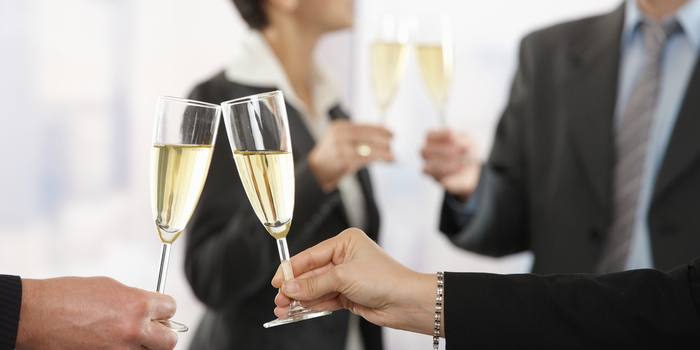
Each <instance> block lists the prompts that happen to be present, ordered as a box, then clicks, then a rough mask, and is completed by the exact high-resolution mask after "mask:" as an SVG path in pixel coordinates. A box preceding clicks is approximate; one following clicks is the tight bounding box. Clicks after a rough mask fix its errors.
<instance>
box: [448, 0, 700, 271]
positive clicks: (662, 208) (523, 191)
mask: <svg viewBox="0 0 700 350" xmlns="http://www.w3.org/2000/svg"><path fill="white" fill-rule="evenodd" d="M623 20H624V6H621V7H619V8H618V9H617V10H616V11H614V12H612V13H610V14H607V15H603V16H597V17H591V18H586V19H582V20H578V21H574V22H569V23H564V24H560V25H557V26H554V27H551V28H548V29H544V30H541V31H537V32H535V33H532V34H530V35H528V36H527V37H526V38H524V39H523V41H522V44H521V48H520V66H519V69H518V72H517V74H516V76H515V79H514V82H513V87H512V91H511V96H510V100H509V103H508V105H507V108H506V110H505V111H504V113H503V116H502V118H501V120H500V123H499V125H498V128H497V130H496V136H495V140H494V146H493V149H492V152H491V155H490V158H489V160H488V163H487V165H486V168H485V170H484V175H483V176H482V179H481V181H482V182H481V183H480V187H481V190H482V192H481V194H480V200H479V202H478V209H477V212H476V214H475V215H474V217H473V218H472V220H471V223H470V224H469V225H467V226H466V227H465V228H464V229H462V230H460V228H459V227H456V226H455V225H454V224H453V223H452V221H451V219H452V218H451V215H452V213H451V212H450V210H449V209H448V208H447V206H446V205H443V217H442V223H441V230H442V231H443V232H445V233H447V234H448V235H449V236H450V238H451V240H452V241H453V242H454V243H455V244H457V245H459V246H461V247H464V248H466V249H469V250H473V251H475V252H478V253H482V254H487V255H492V256H502V255H506V254H511V253H516V252H520V251H524V250H532V251H533V252H534V255H535V263H534V266H533V272H535V273H552V272H592V271H593V269H594V266H595V265H596V263H597V262H598V261H599V258H600V254H601V250H602V246H603V243H604V242H605V240H606V236H607V234H608V228H609V226H610V223H611V212H612V200H611V197H612V192H611V187H612V168H613V161H614V157H613V152H614V151H613V150H614V147H613V141H612V140H613V133H612V130H613V115H614V109H615V99H616V96H617V78H618V70H619V59H620V57H619V56H620V38H621V33H622V26H623ZM698 96H700V70H699V69H697V66H696V68H695V71H694V73H693V76H692V77H691V79H690V83H689V86H688V89H687V91H686V95H685V98H684V100H683V104H682V108H681V109H680V112H679V115H678V119H677V121H676V125H675V129H674V130H673V134H672V136H671V139H670V142H669V145H668V149H667V151H666V155H665V157H664V160H663V164H662V166H661V169H660V171H659V174H658V178H657V180H656V184H655V188H654V190H653V197H652V200H651V206H650V210H649V215H648V224H649V231H650V236H651V237H650V239H651V246H652V250H653V259H654V265H655V267H656V268H659V269H662V270H668V269H671V268H673V267H675V266H679V265H681V264H684V263H686V262H688V261H691V260H692V259H693V258H695V257H697V256H700V215H698V213H700V136H698V135H700V98H698Z"/></svg>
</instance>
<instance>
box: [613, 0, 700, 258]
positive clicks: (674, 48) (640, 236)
mask: <svg viewBox="0 0 700 350" xmlns="http://www.w3.org/2000/svg"><path fill="white" fill-rule="evenodd" d="M625 6H626V8H625V23H624V27H623V30H622V41H621V47H620V50H621V52H620V53H621V56H620V58H621V59H620V73H619V74H620V76H619V80H618V81H619V84H618V93H617V94H618V95H617V105H616V109H615V128H617V127H619V125H620V119H621V116H622V112H623V110H624V108H625V106H626V105H627V101H628V99H629V97H630V94H631V93H632V89H633V87H634V83H635V80H636V79H637V76H638V75H639V72H640V70H641V69H642V66H643V65H644V40H643V38H642V32H641V30H640V27H639V26H638V24H639V23H640V22H641V21H643V20H644V14H643V13H642V12H641V10H640V9H639V7H638V6H637V1H636V0H627V2H626V4H625ZM670 21H678V23H679V24H680V26H681V28H682V31H680V32H677V33H675V34H674V35H672V36H671V37H670V38H669V39H668V41H667V44H666V47H665V49H664V52H663V56H662V59H661V82H660V84H661V86H660V90H659V95H658V101H657V104H656V108H657V109H656V112H655V116H654V122H653V125H652V128H651V131H650V135H649V143H648V145H649V146H648V147H649V149H648V151H647V158H646V160H645V162H646V164H645V167H644V173H643V174H642V185H641V188H640V197H639V203H638V207H637V215H636V220H635V224H634V229H633V232H632V240H631V242H630V254H629V256H628V258H627V264H626V267H627V269H639V268H648V267H654V261H653V258H652V251H651V249H652V248H651V244H650V238H649V224H648V213H649V206H650V204H651V196H652V194H653V192H654V184H655V183H656V177H657V175H658V173H659V169H660V168H661V164H662V162H663V159H664V155H665V154H666V148H667V147H668V143H669V140H670V138H671V133H672V132H673V127H674V125H675V123H676V118H677V116H678V112H679V111H680V108H681V105H682V103H683V98H684V97H685V91H686V87H687V85H688V82H689V80H690V76H691V75H692V73H693V69H694V68H695V61H696V59H697V56H698V48H699V47H700V0H691V1H689V2H687V3H686V4H685V5H683V7H681V8H680V9H679V11H678V12H677V13H676V15H675V16H673V17H672V18H669V19H666V20H664V23H668V22H670ZM699 137H700V136H699Z"/></svg>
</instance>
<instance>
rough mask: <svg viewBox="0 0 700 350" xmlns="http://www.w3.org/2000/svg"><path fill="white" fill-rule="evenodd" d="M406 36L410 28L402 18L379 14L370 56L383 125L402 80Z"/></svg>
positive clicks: (375, 92)
mask: <svg viewBox="0 0 700 350" xmlns="http://www.w3.org/2000/svg"><path fill="white" fill-rule="evenodd" d="M409 36H410V27H409V24H408V21H407V20H406V18H402V17H399V16H396V15H383V16H381V17H380V18H379V20H378V21H377V25H376V27H375V32H374V33H373V38H372V43H371V47H370V55H371V60H372V62H371V65H372V85H373V88H374V89H373V91H374V96H375V98H376V101H377V104H378V106H379V110H380V123H384V121H385V118H386V112H387V110H388V109H389V106H390V105H391V101H392V100H393V98H394V95H395V94H396V90H397V89H398V87H399V85H400V84H401V81H402V80H403V76H404V72H405V71H406V64H407V56H408V40H409Z"/></svg>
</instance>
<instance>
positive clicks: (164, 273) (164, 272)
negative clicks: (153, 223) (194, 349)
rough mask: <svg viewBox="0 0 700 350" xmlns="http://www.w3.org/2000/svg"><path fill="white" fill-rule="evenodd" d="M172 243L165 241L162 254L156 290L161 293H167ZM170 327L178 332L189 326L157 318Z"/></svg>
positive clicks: (184, 330) (185, 329)
mask: <svg viewBox="0 0 700 350" xmlns="http://www.w3.org/2000/svg"><path fill="white" fill-rule="evenodd" d="M171 247H172V245H171V244H170V243H163V251H162V253H161V254H160V270H159V271H158V284H157V285H156V292H158V293H160V294H165V278H166V277H168V264H169V263H170V248H171ZM156 321H158V322H160V323H162V324H164V325H166V326H167V327H169V328H170V329H172V330H174V331H176V332H187V330H188V329H189V327H187V326H186V325H184V324H182V323H179V322H175V321H171V320H156Z"/></svg>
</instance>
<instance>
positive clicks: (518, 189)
mask: <svg viewBox="0 0 700 350" xmlns="http://www.w3.org/2000/svg"><path fill="white" fill-rule="evenodd" d="M529 52H530V49H529V45H528V41H527V38H526V39H524V40H523V43H522V44H521V50H520V66H519V68H518V71H517V73H516V75H515V78H514V80H513V86H512V89H511V94H510V100H509V102H508V106H507V107H506V109H505V111H504V113H503V115H502V116H501V120H500V122H499V124H498V128H497V129H496V135H495V139H494V144H493V148H492V150H491V155H490V157H489V160H488V162H487V164H486V165H485V168H484V170H483V171H482V174H481V178H480V181H479V191H480V195H479V199H478V202H477V207H476V212H475V213H474V215H472V216H471V218H469V219H468V220H464V223H463V225H464V226H462V227H460V225H458V224H456V222H455V218H457V217H460V215H459V214H457V213H453V212H452V210H451V209H450V208H449V207H447V205H446V203H443V208H442V214H441V219H440V221H441V222H440V228H441V230H442V231H443V232H444V233H445V234H446V235H447V236H448V237H449V239H450V240H451V241H452V242H453V243H454V244H456V245H457V246H459V247H462V248H464V249H467V250H471V251H474V252H476V253H480V254H486V255H491V256H503V255H507V254H512V253H517V252H520V251H524V250H527V249H528V248H529V247H528V235H529V232H528V222H527V218H528V207H527V189H526V183H527V182H526V179H525V174H526V171H525V167H526V165H527V164H526V161H525V157H526V152H525V149H526V147H525V142H526V141H527V140H525V139H524V137H523V128H524V127H525V125H523V119H524V118H525V114H526V113H528V103H529V101H530V99H531V98H532V96H531V95H532V93H531V91H532V89H533V88H532V85H533V83H532V80H533V79H532V78H531V76H532V75H533V74H534V72H533V68H532V64H531V61H532V58H531V56H532V55H530V54H529ZM462 217H463V216H462Z"/></svg>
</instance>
